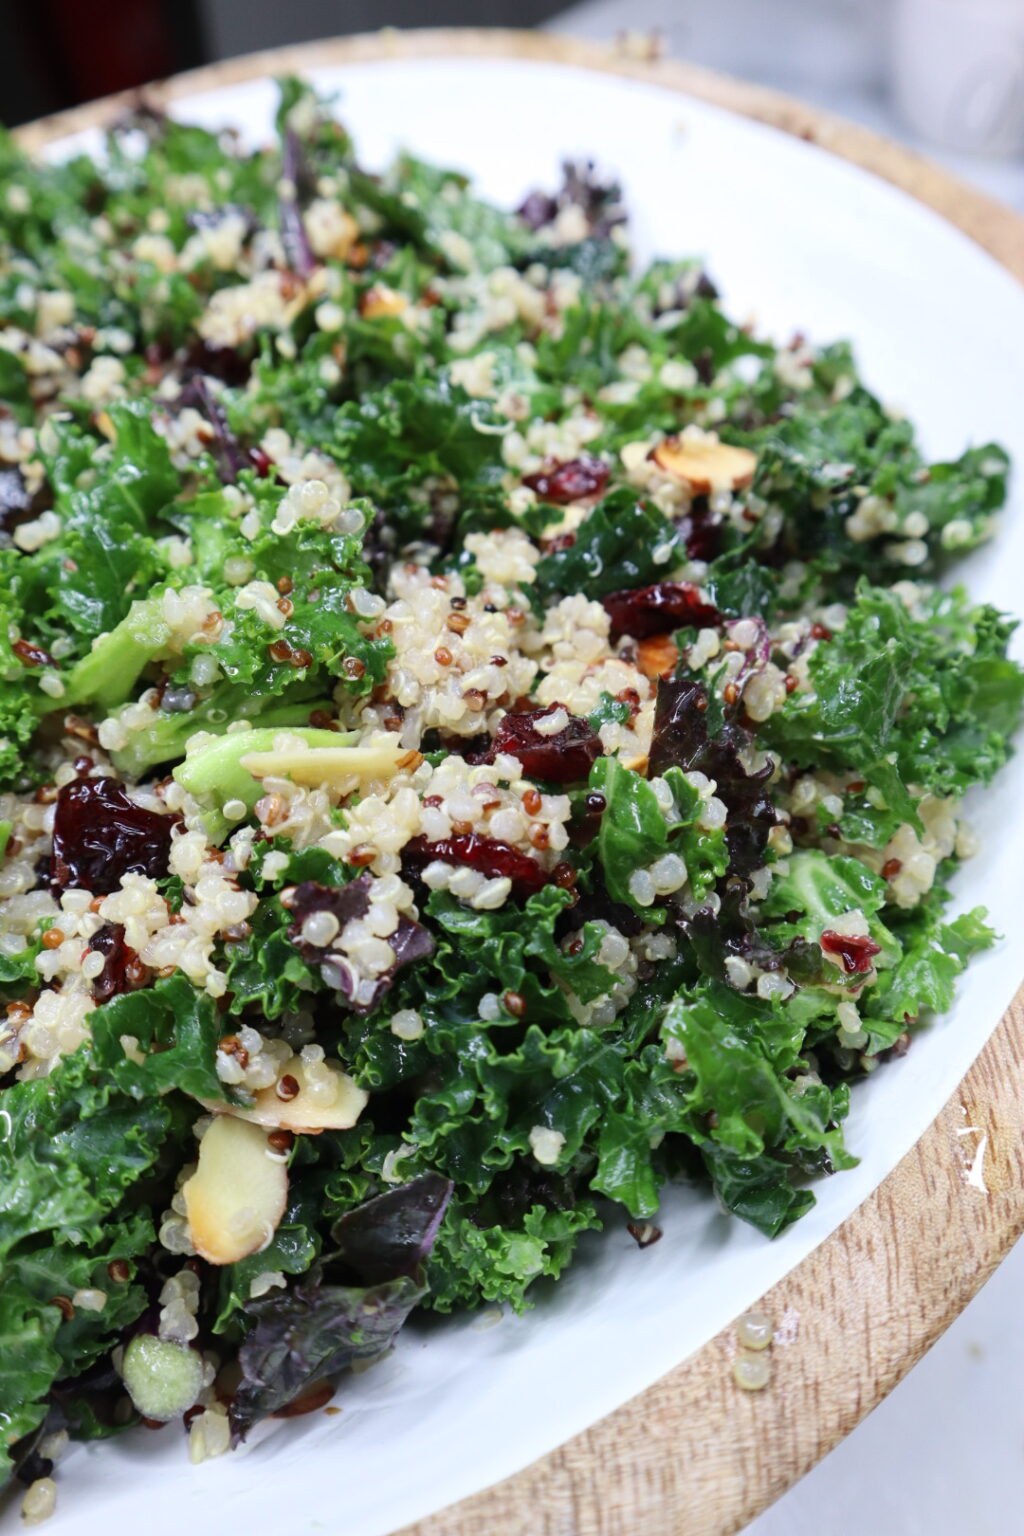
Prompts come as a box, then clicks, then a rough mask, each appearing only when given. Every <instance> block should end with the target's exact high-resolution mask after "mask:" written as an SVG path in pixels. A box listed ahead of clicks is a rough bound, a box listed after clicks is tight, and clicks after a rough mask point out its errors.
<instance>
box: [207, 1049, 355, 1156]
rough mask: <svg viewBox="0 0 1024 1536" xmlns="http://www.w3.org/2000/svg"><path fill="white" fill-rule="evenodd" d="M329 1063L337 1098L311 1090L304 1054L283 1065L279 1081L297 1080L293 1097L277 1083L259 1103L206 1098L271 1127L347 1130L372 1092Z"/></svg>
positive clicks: (217, 1109)
mask: <svg viewBox="0 0 1024 1536" xmlns="http://www.w3.org/2000/svg"><path fill="white" fill-rule="evenodd" d="M325 1065H326V1066H327V1068H328V1070H329V1071H330V1072H331V1074H332V1075H333V1077H334V1078H335V1095H334V1098H333V1099H330V1100H328V1101H327V1102H326V1103H324V1102H323V1099H322V1098H320V1097H319V1094H318V1095H317V1097H314V1096H313V1095H312V1094H311V1093H310V1091H309V1087H308V1085H307V1082H306V1069H305V1066H304V1065H303V1061H302V1058H301V1056H293V1057H292V1058H291V1060H290V1061H289V1062H287V1063H286V1064H285V1066H284V1067H283V1068H282V1071H281V1076H280V1078H279V1079H278V1081H279V1082H283V1081H284V1080H285V1079H286V1078H289V1077H290V1078H293V1079H294V1080H295V1083H296V1085H297V1092H296V1093H294V1094H293V1095H292V1097H291V1098H287V1099H286V1098H282V1097H281V1095H280V1094H279V1093H278V1091H277V1087H276V1085H274V1086H271V1087H270V1088H261V1089H260V1091H259V1093H257V1095H256V1101H255V1103H254V1104H252V1105H251V1106H250V1107H249V1108H248V1109H239V1108H238V1107H237V1106H236V1105H234V1104H223V1103H218V1102H217V1101H215V1100H209V1099H207V1100H204V1101H203V1102H204V1104H205V1107H206V1108H207V1109H211V1110H213V1112H214V1114H223V1115H225V1116H227V1115H231V1116H233V1117H234V1118H235V1119H238V1120H247V1121H249V1123H250V1124H252V1125H261V1126H265V1127H266V1128H267V1129H268V1130H278V1131H301V1132H303V1133H304V1134H306V1135H307V1136H315V1135H317V1134H318V1133H319V1132H320V1131H347V1130H349V1128H350V1127H351V1126H353V1125H355V1123H356V1121H357V1120H358V1119H359V1116H360V1115H361V1114H362V1112H363V1110H364V1109H365V1108H366V1105H367V1101H368V1099H369V1097H370V1096H369V1094H368V1093H364V1092H363V1090H362V1088H357V1087H356V1085H355V1083H354V1082H353V1081H352V1079H351V1078H350V1077H349V1075H348V1073H347V1072H343V1071H342V1070H341V1068H340V1067H336V1066H335V1065H334V1063H333V1062H327V1063H325ZM204 1144H205V1143H204Z"/></svg>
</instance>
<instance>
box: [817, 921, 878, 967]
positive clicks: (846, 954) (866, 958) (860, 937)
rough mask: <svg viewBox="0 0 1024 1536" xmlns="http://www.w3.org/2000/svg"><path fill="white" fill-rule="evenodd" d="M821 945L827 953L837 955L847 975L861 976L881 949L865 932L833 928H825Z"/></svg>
mask: <svg viewBox="0 0 1024 1536" xmlns="http://www.w3.org/2000/svg"><path fill="white" fill-rule="evenodd" d="M821 947H822V949H823V950H824V951H825V953H826V954H827V955H838V956H839V961H840V964H841V965H842V968H843V970H844V971H845V972H846V974H847V976H863V975H864V973H865V972H866V971H870V969H871V961H872V959H873V958H874V956H875V955H877V954H878V953H879V952H880V950H881V945H880V944H876V943H875V941H874V939H869V938H868V936H867V934H866V933H836V931H835V929H834V928H826V929H825V932H824V933H823V934H822V936H821Z"/></svg>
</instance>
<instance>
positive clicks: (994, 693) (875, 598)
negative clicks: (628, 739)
mask: <svg viewBox="0 0 1024 1536" xmlns="http://www.w3.org/2000/svg"><path fill="white" fill-rule="evenodd" d="M1014 627H1015V626H1014V624H1013V622H1012V621H1011V620H1008V619H1006V618H1004V617H1003V616H1002V615H1000V614H998V613H997V612H996V611H995V610H994V609H993V608H990V607H987V606H983V607H978V608H971V607H969V606H968V604H967V601H966V598H965V596H964V594H963V592H962V591H959V590H958V591H954V592H949V593H946V592H936V593H933V594H931V595H930V596H929V597H927V598H926V599H923V600H922V610H921V612H920V615H919V616H918V615H912V614H910V613H908V612H907V609H906V608H905V606H904V604H903V603H902V602H901V601H900V599H899V597H898V596H897V595H895V594H894V593H892V592H888V591H885V590H883V589H881V588H875V587H869V586H867V585H866V584H862V585H861V586H860V587H859V588H858V591H857V597H856V600H855V602H853V603H852V605H851V606H850V608H849V611H848V613H847V618H846V623H845V624H844V626H843V628H842V629H840V630H838V631H837V632H836V633H835V634H834V635H833V636H832V638H831V639H830V640H827V641H824V642H822V643H821V644H820V645H819V646H818V647H817V649H816V650H815V652H814V654H813V656H812V657H811V663H810V677H811V684H812V690H813V691H812V692H810V693H799V692H798V693H794V694H790V695H789V696H788V697H787V699H786V702H785V704H784V705H783V707H782V709H781V710H779V711H778V712H777V713H776V714H775V715H773V716H772V718H771V720H770V721H768V722H767V723H766V725H765V727H764V734H765V736H766V737H767V739H768V741H769V742H770V744H771V745H772V746H776V747H778V748H779V750H780V751H781V752H782V753H783V754H784V756H785V757H786V758H787V759H789V760H790V761H792V762H794V763H796V764H797V765H799V766H812V765H815V764H817V765H821V766H826V767H836V768H839V769H843V768H851V767H852V768H857V769H861V770H862V771H863V772H864V774H865V776H866V777H867V779H868V780H869V782H872V783H876V784H877V785H878V787H879V788H880V789H881V790H882V792H883V794H885V795H886V796H887V797H888V794H889V793H890V792H896V793H898V792H899V790H898V783H894V782H893V780H894V775H893V773H892V769H893V768H895V770H896V774H895V778H896V779H897V780H898V781H901V782H902V784H903V785H908V784H918V785H923V786H925V787H927V788H928V789H930V790H932V791H933V792H934V793H936V794H940V795H950V794H962V793H963V792H964V790H965V789H966V788H967V787H968V786H969V785H970V784H974V783H979V782H980V783H988V781H989V780H990V779H991V778H992V777H993V775H994V774H995V773H996V772H997V770H998V769H999V768H1000V767H1002V765H1003V763H1004V762H1005V761H1006V759H1007V757H1008V755H1009V753H1010V750H1011V744H1010V738H1011V736H1012V733H1013V731H1014V730H1015V728H1016V725H1017V722H1018V719H1019V716H1020V710H1021V704H1022V702H1024V672H1022V670H1021V668H1020V667H1019V666H1018V665H1017V664H1016V662H1014V661H1012V660H1011V659H1010V658H1009V657H1008V656H1007V654H1006V652H1007V645H1008V642H1009V639H1010V636H1011V634H1012V633H1013V629H1014ZM880 774H885V775H887V777H886V778H885V779H882V778H879V775H880Z"/></svg>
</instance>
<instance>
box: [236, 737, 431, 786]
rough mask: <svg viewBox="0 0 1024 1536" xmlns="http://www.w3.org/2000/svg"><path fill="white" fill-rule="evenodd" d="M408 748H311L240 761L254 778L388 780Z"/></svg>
mask: <svg viewBox="0 0 1024 1536" xmlns="http://www.w3.org/2000/svg"><path fill="white" fill-rule="evenodd" d="M408 757H409V753H408V749H407V748H405V747H400V746H397V745H396V746H390V745H386V746H379V747H308V748H307V749H306V750H305V751H301V750H299V751H295V752H250V753H248V754H247V755H246V756H245V757H242V758H239V762H240V763H241V765H242V767H243V768H244V769H245V770H246V771H247V772H248V773H251V774H252V776H253V778H254V779H269V778H281V779H291V781H292V783H293V784H311V785H313V786H314V787H315V786H317V785H319V784H335V783H338V782H339V781H340V780H342V779H350V778H357V779H388V778H390V777H391V775H392V774H394V773H397V772H398V770H399V768H400V767H402V766H403V760H407V759H408Z"/></svg>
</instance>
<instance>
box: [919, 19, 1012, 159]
mask: <svg viewBox="0 0 1024 1536" xmlns="http://www.w3.org/2000/svg"><path fill="white" fill-rule="evenodd" d="M891 57H892V75H893V88H894V94H895V98H896V102H897V105H898V106H899V108H900V110H901V112H902V113H903V116H904V117H905V118H906V120H907V122H908V123H909V124H910V126H911V127H912V128H914V129H915V130H916V131H917V132H918V133H920V134H921V135H922V136H923V137H925V138H927V139H930V140H932V141H933V142H934V143H936V144H940V145H943V146H944V147H945V148H947V149H953V150H966V151H973V152H975V153H982V154H992V155H1014V154H1020V153H1024V0H896V4H895V7H894V15H893V18H892V55H891Z"/></svg>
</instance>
